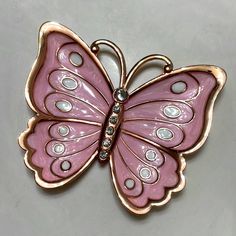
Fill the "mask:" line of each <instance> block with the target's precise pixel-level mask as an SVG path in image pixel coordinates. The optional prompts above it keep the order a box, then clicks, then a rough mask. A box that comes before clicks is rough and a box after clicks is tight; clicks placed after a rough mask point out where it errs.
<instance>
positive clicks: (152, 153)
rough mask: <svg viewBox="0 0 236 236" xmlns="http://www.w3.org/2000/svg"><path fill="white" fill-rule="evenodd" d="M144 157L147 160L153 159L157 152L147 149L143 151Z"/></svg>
mask: <svg viewBox="0 0 236 236" xmlns="http://www.w3.org/2000/svg"><path fill="white" fill-rule="evenodd" d="M145 157H146V159H147V160H148V161H155V160H156V158H157V153H156V152H155V151H154V150H151V149H150V150H147V151H146V153H145Z"/></svg>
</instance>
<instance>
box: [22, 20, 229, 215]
mask: <svg viewBox="0 0 236 236" xmlns="http://www.w3.org/2000/svg"><path fill="white" fill-rule="evenodd" d="M51 32H59V33H63V34H65V35H67V36H69V37H70V38H72V39H73V40H75V41H76V42H78V43H79V44H80V45H81V46H82V47H83V48H84V50H86V52H87V53H88V55H89V56H90V57H91V58H92V59H93V61H94V62H95V63H96V64H97V66H98V68H99V69H100V71H101V73H103V75H104V77H105V78H106V80H107V83H108V84H109V86H110V89H111V92H112V91H114V88H113V85H112V83H111V80H110V79H109V77H108V75H107V72H106V71H105V69H104V68H103V66H102V64H101V63H100V61H99V60H98V58H97V57H96V55H97V53H98V51H99V45H100V44H105V45H107V46H110V47H111V48H112V49H113V50H114V51H115V53H116V54H117V56H118V59H119V63H120V71H121V79H120V87H123V88H128V87H129V85H130V83H131V81H132V79H133V77H134V75H135V73H136V72H137V71H138V70H139V69H140V68H141V66H143V65H144V64H145V63H147V62H150V61H152V60H162V61H164V62H165V63H166V66H165V67H164V73H163V74H162V75H160V76H158V77H155V78H154V79H152V80H150V81H148V82H147V83H145V84H143V85H141V86H139V87H138V88H137V89H135V90H134V91H132V92H131V94H130V96H131V97H132V96H133V95H135V94H136V93H137V92H139V91H141V90H142V89H144V88H146V87H147V86H149V85H151V84H153V83H155V82H158V81H161V80H163V79H165V78H166V77H167V76H172V75H176V74H178V73H182V72H197V71H201V72H208V73H211V74H212V75H213V76H214V77H215V78H216V81H217V85H216V87H215V89H214V91H213V92H212V94H211V97H210V98H209V102H208V105H207V108H206V115H205V122H204V128H203V132H202V135H201V137H200V139H199V140H198V142H197V143H196V144H195V145H194V146H193V147H192V148H190V149H189V150H187V151H185V152H180V153H177V152H175V151H171V150H169V152H170V153H172V154H173V156H174V157H175V158H176V159H177V160H178V164H179V170H178V174H179V176H180V182H179V184H178V185H177V186H176V187H175V188H173V189H168V191H167V194H166V196H165V198H163V199H162V200H161V201H159V202H150V203H149V204H148V205H147V206H145V207H143V208H137V207H135V206H133V205H132V204H130V203H129V202H128V201H126V199H125V197H124V196H123V195H122V193H121V191H120V190H119V187H118V185H117V182H116V178H115V172H114V166H113V163H112V159H113V157H112V155H110V168H111V175H112V180H113V183H114V186H115V189H116V191H117V194H118V196H119V198H120V199H121V202H122V203H123V205H124V206H126V207H127V208H128V209H129V210H130V211H131V212H133V213H135V214H145V213H147V212H149V211H150V209H151V208H152V206H162V205H164V204H166V203H167V202H168V201H169V200H170V199H171V195H172V193H173V192H178V191H180V190H182V189H183V188H184V186H185V177H184V175H183V171H184V169H185V166H186V162H185V159H184V155H186V154H189V153H192V152H195V151H196V150H198V149H199V148H200V147H201V146H202V145H203V144H204V142H205V140H206V138H207V136H208V134H209V130H210V126H211V122H212V115H213V106H214V102H215V100H216V97H217V95H218V93H219V92H220V91H221V90H222V88H223V86H224V84H225V82H226V73H225V71H224V70H223V69H221V68H219V67H216V66H211V65H197V66H188V67H183V68H179V69H176V70H173V64H172V62H171V60H170V59H169V58H168V57H166V56H164V55H160V54H153V55H149V56H147V57H144V58H143V59H141V60H140V61H139V62H137V63H136V64H135V65H134V67H133V68H132V69H131V71H130V72H129V73H128V75H126V65H125V58H124V56H123V53H122V52H121V50H120V49H119V47H117V46H116V45H115V44H114V43H112V42H111V41H108V40H97V41H95V42H94V43H93V44H92V45H91V47H89V46H88V45H86V44H85V42H84V41H82V40H81V39H80V38H79V37H78V36H77V35H76V34H75V33H74V32H72V31H71V30H69V29H68V28H66V27H64V26H62V25H60V24H58V23H55V22H47V23H45V24H43V25H42V26H41V28H40V32H39V50H38V56H37V59H36V61H35V62H34V64H33V67H32V70H31V72H30V74H29V77H28V80H27V84H26V89H25V97H26V100H27V103H28V105H29V106H30V108H31V109H32V110H33V111H35V112H36V116H35V117H33V118H31V119H30V120H29V123H28V129H27V130H26V131H24V132H23V133H22V134H21V135H20V137H19V144H20V146H21V147H22V148H23V149H25V150H26V154H25V157H24V160H25V164H26V166H27V167H28V168H29V169H31V170H32V171H34V174H35V180H36V182H37V184H39V185H40V186H42V187H44V188H55V187H60V186H62V185H64V184H66V183H68V182H71V181H72V180H74V179H75V178H77V177H78V176H79V175H80V174H81V173H82V172H83V171H84V170H85V169H86V168H88V166H89V165H90V164H91V163H92V161H93V159H94V158H95V156H96V155H97V154H98V150H96V151H95V152H94V154H93V155H92V156H91V157H90V159H89V161H88V162H87V163H86V165H85V166H83V168H82V169H81V170H80V171H79V172H78V173H76V174H74V175H72V176H71V177H70V178H68V179H65V180H63V181H61V182H57V183H48V182H45V181H43V180H42V178H41V176H40V168H38V167H36V166H34V165H33V163H32V162H31V156H32V154H33V152H34V150H32V149H31V148H30V147H29V145H28V143H27V137H28V135H29V134H31V133H32V132H33V130H34V127H35V125H36V124H37V123H38V122H39V121H41V120H45V119H46V120H51V121H53V120H56V121H59V122H60V121H75V122H83V123H87V124H92V125H97V126H100V127H103V124H100V123H96V122H90V121H84V120H77V119H64V118H57V117H54V116H49V115H46V114H44V113H42V112H40V111H39V110H38V109H37V107H36V105H35V104H34V101H33V96H32V93H33V85H34V80H35V78H36V75H37V73H38V72H39V70H40V68H41V67H42V65H43V63H44V58H45V55H46V51H47V48H46V39H47V36H48V34H50V33H51ZM152 144H154V145H155V143H152ZM159 148H160V147H159ZM163 150H165V148H164V149H163Z"/></svg>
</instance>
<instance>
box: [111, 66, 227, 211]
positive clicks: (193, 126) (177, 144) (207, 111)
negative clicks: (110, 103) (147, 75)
mask: <svg viewBox="0 0 236 236" xmlns="http://www.w3.org/2000/svg"><path fill="white" fill-rule="evenodd" d="M225 80H226V75H225V72H224V71H223V70H222V69H220V68H218V67H214V66H193V67H186V68H184V69H179V70H175V71H173V72H171V73H169V74H165V75H163V76H160V77H158V78H157V79H154V80H153V81H151V82H149V83H147V84H146V85H144V86H142V87H141V88H139V89H138V90H137V91H135V92H134V93H133V94H131V96H130V99H129V100H128V101H127V103H125V105H124V106H125V109H124V110H125V111H124V117H123V123H122V125H121V127H120V136H119V137H118V139H117V142H116V145H115V147H114V150H113V152H112V155H111V168H112V173H113V181H114V184H115V186H116V190H117V192H118V193H119V197H120V199H121V201H122V202H123V204H124V205H125V206H126V207H128V208H129V209H130V210H131V211H132V212H135V213H138V214H143V213H146V212H147V211H149V210H150V208H151V206H152V205H163V204H165V203H166V202H167V201H168V200H169V199H170V195H171V193H172V192H174V191H179V190H181V189H182V188H183V187H184V177H183V174H182V171H183V169H184V167H185V162H184V159H183V156H182V154H184V153H190V152H193V151H195V150H197V149H198V148H199V147H200V146H201V145H202V144H203V143H204V141H205V139H206V137H207V135H208V132H209V129H210V123H211V119H212V110H213V104H214V101H215V99H216V96H217V94H218V93H219V91H220V90H221V89H222V87H223V85H224V83H225ZM160 158H161V160H164V161H163V163H162V164H161V165H160V166H158V164H157V161H158V160H159V159H160ZM120 169H122V170H121V173H119V171H120ZM142 169H144V170H143V171H142ZM145 175H146V177H145ZM144 177H145V178H144ZM127 179H129V181H128V180H127ZM130 179H131V180H130ZM133 181H134V182H133ZM127 183H128V184H129V186H131V185H132V183H134V185H133V186H132V188H129V186H128V187H127Z"/></svg>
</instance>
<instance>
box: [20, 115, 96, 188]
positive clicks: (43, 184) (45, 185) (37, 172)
mask: <svg viewBox="0 0 236 236" xmlns="http://www.w3.org/2000/svg"><path fill="white" fill-rule="evenodd" d="M40 120H41V119H40V118H39V117H38V116H35V117H32V118H31V119H30V120H29V122H28V129H27V130H25V131H24V132H22V133H21V135H20V137H19V139H18V141H19V145H20V146H21V148H22V149H24V150H25V151H26V153H25V155H24V163H25V165H26V167H27V168H29V169H30V170H32V171H33V172H34V178H35V182H36V183H37V184H38V185H39V186H41V187H43V188H57V187H61V186H63V185H65V184H66V183H69V182H72V180H73V181H74V180H75V179H77V178H78V177H79V176H80V175H81V174H82V173H83V172H84V170H86V169H87V168H88V167H89V166H90V165H91V164H92V161H93V160H94V158H95V156H96V155H97V154H98V149H97V150H96V151H95V152H94V153H93V154H92V155H91V157H90V158H89V160H88V161H87V163H86V164H85V165H84V166H83V167H82V168H81V169H80V170H79V171H78V172H77V173H75V174H74V175H72V176H70V177H69V178H67V179H65V180H63V181H59V182H53V183H48V182H46V181H44V180H43V179H42V178H41V175H40V173H41V172H42V168H40V167H37V166H35V165H34V164H33V163H32V162H31V158H32V155H33V153H34V149H33V148H31V147H30V146H29V145H28V144H27V137H28V136H29V135H30V134H31V133H32V132H33V129H34V127H35V125H36V124H37V123H38V122H39V121H40Z"/></svg>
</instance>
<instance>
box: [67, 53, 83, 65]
mask: <svg viewBox="0 0 236 236" xmlns="http://www.w3.org/2000/svg"><path fill="white" fill-rule="evenodd" d="M69 58H70V62H71V64H72V65H74V66H81V65H82V64H83V58H82V57H81V55H80V54H79V53H77V52H72V53H71V54H70V56H69Z"/></svg>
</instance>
